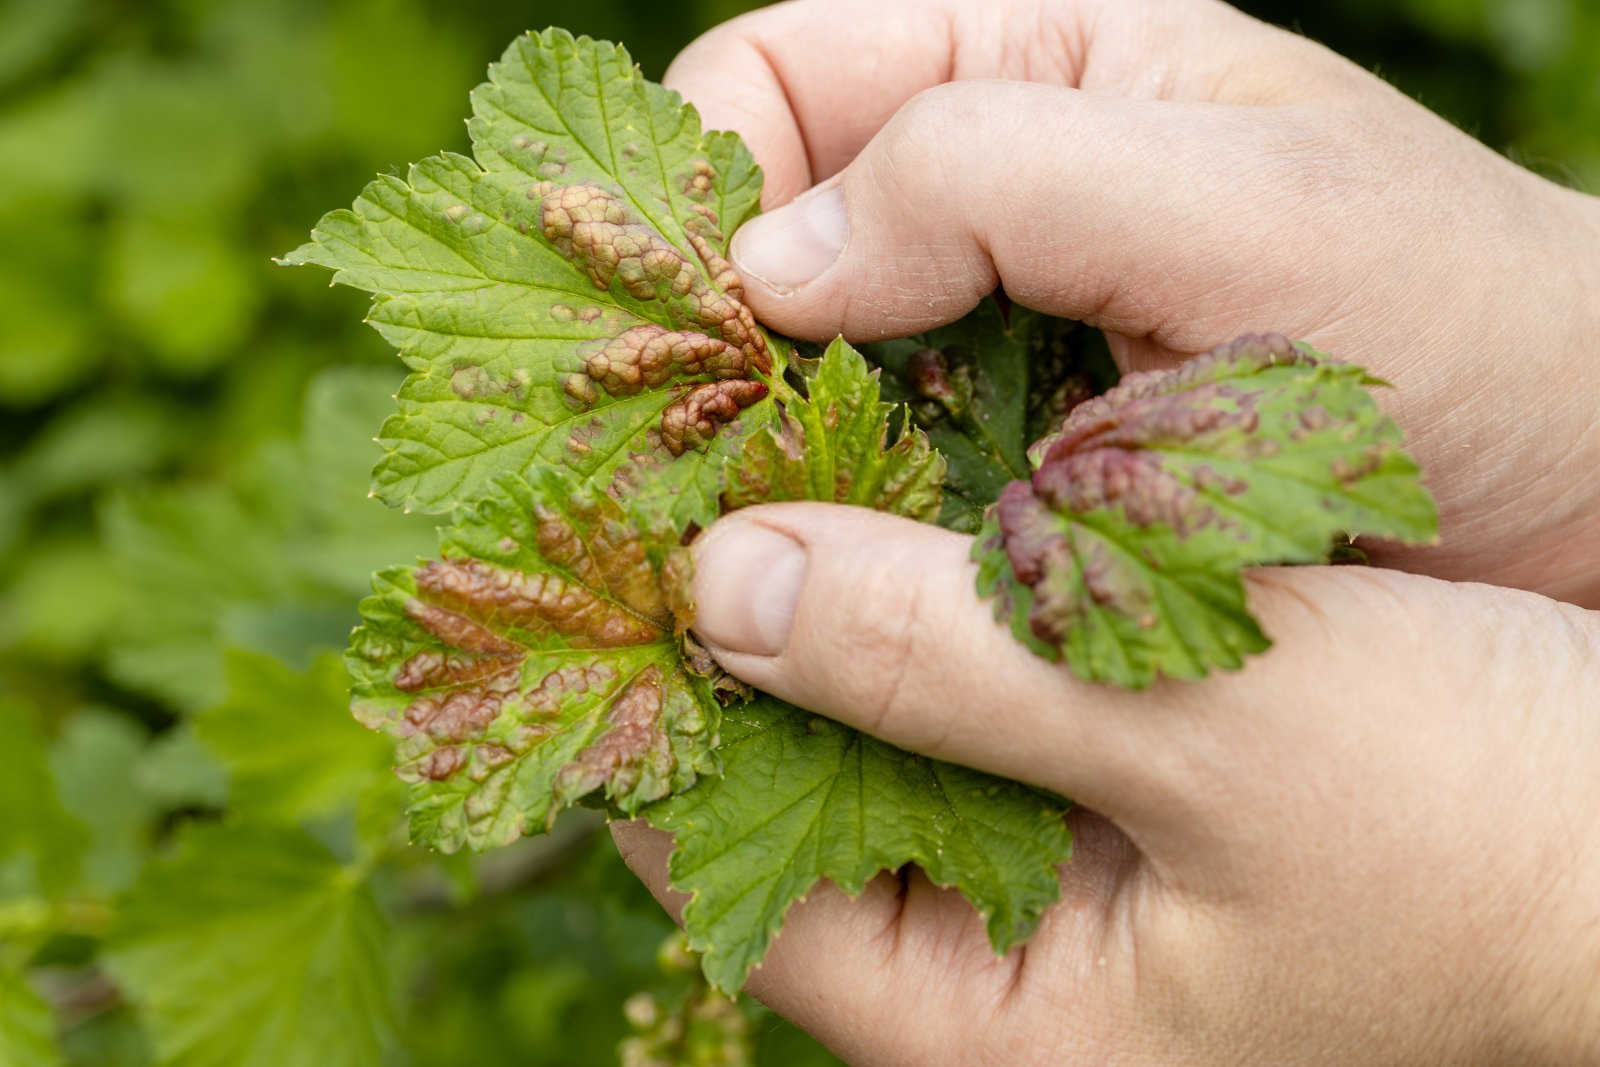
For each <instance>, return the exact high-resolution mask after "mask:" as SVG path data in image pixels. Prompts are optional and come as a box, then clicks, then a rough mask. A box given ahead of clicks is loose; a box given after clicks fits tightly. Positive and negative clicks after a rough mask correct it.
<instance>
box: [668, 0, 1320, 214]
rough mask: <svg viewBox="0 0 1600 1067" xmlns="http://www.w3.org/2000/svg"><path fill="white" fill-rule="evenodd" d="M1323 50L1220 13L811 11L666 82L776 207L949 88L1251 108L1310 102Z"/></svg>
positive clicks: (859, 0) (693, 49) (1211, 7)
mask: <svg viewBox="0 0 1600 1067" xmlns="http://www.w3.org/2000/svg"><path fill="white" fill-rule="evenodd" d="M1316 51H1318V50H1314V49H1313V48H1312V47H1311V46H1309V45H1307V44H1306V43H1305V42H1303V41H1299V39H1297V38H1294V37H1292V36H1290V35H1288V34H1284V33H1281V32H1279V31H1276V30H1273V29H1271V28H1269V27H1267V26H1264V25H1262V24H1261V23H1258V22H1256V21H1255V20H1254V19H1251V18H1249V17H1248V16H1245V15H1243V14H1241V13H1240V12H1238V11H1236V10H1234V9H1233V8H1231V7H1228V6H1227V5H1225V4H1221V3H1216V2H1213V0H1181V2H1176V3H1174V2H1154V3H1123V2H1120V0H1119V2H1113V3H1107V2H1104V0H1068V2H1059V3H1051V2H1044V0H1001V2H998V3H988V4H971V3H964V2H960V0H933V2H928V0H807V2H792V3H785V4H776V5H774V6H772V7H768V8H763V9H761V10H759V11H755V12H752V13H750V14H747V15H744V16H742V17H740V18H736V19H733V20H731V21H729V22H726V23H723V24H722V25H720V26H718V27H716V28H715V29H713V30H711V31H710V32H709V33H707V34H705V35H704V36H702V37H701V38H699V39H698V40H696V41H695V42H694V43H692V44H691V45H690V46H689V47H688V48H686V49H685V50H684V51H683V53H682V54H680V55H679V56H678V58H677V59H675V60H674V61H673V63H672V65H671V66H670V67H669V68H668V70H667V73H666V76H665V78H664V79H663V81H664V82H665V84H666V85H667V86H669V87H670V88H673V89H676V90H677V91H678V92H680V93H682V94H683V95H684V97H685V98H686V99H687V100H689V101H690V102H691V103H693V104H694V105H695V106H696V107H697V108H698V109H699V110H700V113H701V116H702V119H703V120H704V122H705V125H706V126H707V128H710V129H729V130H735V131H737V132H738V133H739V134H740V135H741V136H743V137H744V139H745V141H746V143H748V144H749V146H750V148H751V151H752V152H753V153H754V154H755V157H756V161H757V162H759V163H760V164H761V166H762V168H763V170H764V171H765V172H766V185H765V188H764V190H763V193H762V203H763V205H764V206H766V207H769V208H770V207H774V206H777V205H779V204H784V203H787V202H788V201H789V200H791V199H793V198H794V197H795V196H796V195H797V194H799V193H800V192H802V191H803V190H805V189H806V188H808V187H809V186H810V185H811V184H812V183H813V182H815V181H820V180H821V179H823V178H826V177H828V176H829V175H831V174H834V173H836V172H838V171H839V170H840V169H842V168H843V167H844V166H845V164H846V163H848V162H849V161H850V160H851V159H853V158H854V157H855V155H856V154H857V153H858V152H860V151H861V149H862V147H863V146H865V145H866V143H867V142H868V141H870V140H871V139H872V137H873V135H874V134H875V133H877V131H878V130H879V129H880V128H881V127H882V126H883V125H884V123H886V122H887V121H888V120H889V118H890V117H891V116H892V115H894V113H895V112H896V111H898V110H899V108H900V106H901V105H902V104H904V103H905V102H906V101H907V100H910V99H911V98H912V97H913V96H915V95H917V94H918V93H919V92H922V91H923V90H924V89H930V88H932V87H934V86H936V85H940V84H943V83H944V82H948V81H956V80H964V79H969V78H1005V79H1011V80H1016V81H1031V82H1039V83H1042V84H1047V85H1058V86H1075V87H1085V88H1093V89H1095V90H1097V91H1105V92H1113V93H1119V94H1125V95H1132V96H1162V97H1167V98H1175V99H1226V100H1229V101H1233V102H1244V101H1247V100H1248V101H1255V100H1260V99H1266V98H1271V97H1275V96H1279V95H1282V94H1283V93H1286V92H1292V91H1296V90H1297V89H1298V90H1301V91H1304V90H1305V89H1306V88H1307V87H1308V81H1309V80H1310V79H1308V78H1307V73H1308V65H1318V64H1320V65H1323V66H1330V67H1331V66H1332V63H1331V62H1329V58H1330V57H1328V56H1327V55H1325V54H1323V55H1316ZM1274 54H1276V55H1277V56H1278V57H1279V59H1278V61H1277V62H1275V63H1274V62H1270V60H1271V59H1272V58H1273V56H1274ZM837 57H848V58H847V59H845V60H843V61H840V60H839V59H838V58H837ZM1312 57H1315V60H1316V62H1315V63H1311V64H1308V62H1307V60H1308V59H1311V58H1312ZM1291 66H1293V67H1296V68H1298V71H1297V74H1296V76H1295V77H1286V76H1285V74H1284V71H1286V70H1288V69H1289V68H1290V67H1291Z"/></svg>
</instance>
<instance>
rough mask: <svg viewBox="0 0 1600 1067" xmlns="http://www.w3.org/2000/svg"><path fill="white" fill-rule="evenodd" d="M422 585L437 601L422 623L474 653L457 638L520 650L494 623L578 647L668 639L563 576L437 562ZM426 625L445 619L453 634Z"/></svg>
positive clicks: (472, 562)
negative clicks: (558, 638)
mask: <svg viewBox="0 0 1600 1067" xmlns="http://www.w3.org/2000/svg"><path fill="white" fill-rule="evenodd" d="M416 582H417V589H418V591H419V593H421V594H422V595H423V596H424V597H426V598H427V599H428V601H430V603H427V604H423V605H421V607H422V609H423V612H424V613H425V618H419V621H422V622H423V625H424V626H428V628H429V629H430V630H433V632H434V633H435V634H436V635H438V636H439V637H440V639H441V640H444V641H446V643H448V644H452V645H454V646H455V647H457V648H466V647H467V646H466V645H463V644H461V643H460V642H459V641H458V640H456V639H455V638H457V637H465V638H466V639H467V640H470V641H473V642H477V643H479V644H484V643H486V642H492V643H493V644H492V647H484V648H473V649H471V650H472V651H504V650H513V651H515V650H518V646H517V645H515V644H513V643H512V642H510V641H508V640H506V639H505V638H503V637H500V636H498V635H497V634H495V633H493V632H491V631H490V630H489V629H488V628H487V627H488V625H491V624H492V625H494V626H495V627H497V628H504V627H515V628H517V629H522V630H528V631H531V632H535V633H548V632H554V633H558V634H561V635H562V636H564V637H566V638H568V639H569V640H570V641H571V642H572V644H573V646H574V647H577V648H615V647H618V646H622V645H643V644H650V643H651V642H654V641H659V640H661V639H662V631H663V630H664V629H665V628H666V627H664V626H662V625H661V624H660V623H658V622H656V621H653V620H650V619H647V618H641V617H640V616H638V615H636V614H634V613H633V612H631V611H628V610H626V609H624V608H621V607H619V606H618V605H616V604H613V603H610V602H608V601H605V600H602V599H601V598H600V597H599V596H597V595H596V594H595V593H594V592H593V591H591V590H590V589H587V588H585V587H584V586H582V585H579V584H576V583H573V582H569V581H566V580H564V579H562V578H560V577H558V576H556V575H553V574H528V573H526V572H524V571H517V570H508V569H502V568H500V567H495V566H492V565H490V564H488V563H485V562H483V561H482V560H476V559H464V560H433V561H431V562H429V563H426V564H424V565H423V566H422V567H421V568H419V569H418V570H417V572H416ZM413 617H417V616H413ZM426 619H431V620H434V621H435V622H439V621H441V620H443V625H444V626H445V627H446V628H447V629H448V631H449V633H450V636H448V637H447V636H446V635H445V633H443V632H441V631H440V630H438V629H435V628H434V626H431V625H429V623H428V621H425V620H426ZM668 625H670V622H669V623H668Z"/></svg>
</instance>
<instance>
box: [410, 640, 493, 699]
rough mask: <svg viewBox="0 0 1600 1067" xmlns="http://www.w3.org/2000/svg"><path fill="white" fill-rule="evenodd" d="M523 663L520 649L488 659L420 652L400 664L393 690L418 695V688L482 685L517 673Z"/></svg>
mask: <svg viewBox="0 0 1600 1067" xmlns="http://www.w3.org/2000/svg"><path fill="white" fill-rule="evenodd" d="M521 661H522V655H521V652H520V650H518V651H517V652H515V653H508V654H493V655H487V656H485V655H453V654H451V653H447V652H418V653H417V654H416V655H414V656H412V657H411V658H410V659H408V660H406V661H405V662H404V663H403V664H401V665H400V670H399V671H397V672H396V673H395V676H394V687H395V688H396V689H398V690H400V691H401V692H402V693H415V692H416V691H417V690H419V689H439V688H442V687H444V686H452V685H461V684H463V683H468V682H481V681H484V680H485V679H489V678H495V677H497V676H499V675H502V674H506V673H509V672H515V671H516V669H517V664H519V663H520V662H521Z"/></svg>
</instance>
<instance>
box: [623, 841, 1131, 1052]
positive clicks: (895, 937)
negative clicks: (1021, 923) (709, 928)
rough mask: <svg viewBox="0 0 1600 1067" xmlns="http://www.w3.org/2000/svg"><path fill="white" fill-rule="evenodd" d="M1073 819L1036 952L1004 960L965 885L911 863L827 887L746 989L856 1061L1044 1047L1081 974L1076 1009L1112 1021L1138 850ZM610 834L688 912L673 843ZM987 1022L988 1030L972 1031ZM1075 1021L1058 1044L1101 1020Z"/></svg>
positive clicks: (1123, 968) (663, 895) (643, 876)
mask: <svg viewBox="0 0 1600 1067" xmlns="http://www.w3.org/2000/svg"><path fill="white" fill-rule="evenodd" d="M1070 818H1071V821H1072V824H1073V830H1074V832H1075V834H1076V836H1077V844H1076V846H1075V849H1074V855H1073V860H1072V862H1071V863H1069V864H1068V865H1067V866H1066V867H1065V868H1063V875H1062V897H1061V900H1060V902H1058V903H1057V905H1056V906H1054V907H1053V908H1051V909H1050V911H1048V912H1047V913H1046V914H1045V917H1044V919H1043V920H1042V921H1041V923H1040V925H1039V928H1038V929H1037V930H1036V931H1035V932H1034V935H1033V937H1032V938H1031V939H1030V941H1029V943H1028V949H1027V952H1026V953H1023V952H1021V951H1018V950H1013V951H1012V952H1011V953H1009V954H1008V955H1006V956H1005V957H997V956H996V955H995V953H994V951H993V949H992V948H991V947H990V946H989V942H988V939H987V937H986V935H985V934H984V930H983V923H982V920H981V919H980V918H979V917H978V915H977V913H976V912H974V911H973V909H972V906H971V905H970V904H968V903H967V901H966V900H965V899H964V898H963V897H961V895H960V894H959V893H957V892H955V891H954V890H948V889H941V888H939V887H937V886H935V885H933V884H932V883H931V882H929V881H928V879H927V878H926V876H924V875H923V874H921V873H920V872H918V871H916V870H914V869H908V870H907V871H906V872H905V873H904V874H903V875H896V874H892V873H885V874H882V875H879V876H878V877H877V878H875V879H873V880H872V881H870V882H869V883H868V884H867V886H866V888H865V889H864V890H863V891H862V893H861V895H860V896H858V897H856V898H855V899H851V898H849V897H846V896H845V895H844V894H843V893H841V892H839V891H838V890H836V889H834V888H833V887H831V886H828V885H823V886H821V887H818V889H817V890H815V891H813V892H812V893H811V894H809V895H808V896H807V897H806V898H805V899H804V900H803V901H800V902H798V903H796V904H795V905H793V906H792V907H791V908H790V909H789V911H788V914H787V915H786V916H785V918H784V924H783V928H782V930H781V931H780V932H779V934H778V936H777V938H776V940H775V941H774V942H773V944H772V947H771V948H770V949H769V950H768V952H767V955H766V958H765V959H764V960H763V961H762V963H761V965H760V966H759V967H757V968H756V969H755V970H754V971H752V972H751V974H750V978H749V982H748V984H747V986H746V989H747V991H748V992H750V993H751V994H752V995H753V996H755V997H757V998H758V999H760V1000H761V1001H762V1002H764V1003H766V1004H767V1005H769V1006H770V1007H772V1008H773V1009H774V1010H776V1011H778V1012H779V1013H780V1014H782V1015H783V1016H784V1017H786V1018H788V1019H789V1020H791V1021H792V1022H794V1023H796V1024H798V1025H799V1026H801V1027H803V1028H804V1029H806V1030H807V1031H809V1032H810V1033H811V1034H813V1035H814V1036H816V1037H817V1038H818V1039H819V1040H821V1041H822V1042H823V1043H824V1044H826V1045H828V1047H830V1048H831V1049H833V1050H834V1051H835V1052H836V1053H838V1054H839V1055H841V1056H842V1057H844V1059H845V1060H846V1061H848V1062H852V1063H858V1062H859V1063H879V1062H906V1063H937V1062H943V1061H944V1060H946V1059H948V1056H949V1049H950V1048H952V1047H958V1046H959V1047H963V1048H965V1049H966V1050H967V1051H968V1053H969V1055H970V1056H971V1058H972V1059H973V1060H974V1061H983V1062H991V1060H990V1059H988V1058H986V1057H988V1056H992V1055H995V1054H998V1053H1001V1052H1002V1050H1004V1049H1005V1048H1007V1047H1008V1046H1009V1045H1011V1044H1012V1043H1013V1042H1014V1041H1015V1040H1016V1039H1017V1038H1018V1037H1022V1038H1024V1039H1026V1040H1028V1041H1029V1042H1031V1043H1033V1044H1035V1045H1037V1043H1038V1042H1041V1041H1044V1040H1046V1039H1047V1036H1048V1035H1045V1034H1043V1033H1041V1031H1040V1022H1039V1019H1040V1004H1039V1003H1038V1000H1037V998H1038V996H1040V995H1043V994H1045V993H1048V995H1049V996H1050V997H1051V999H1052V1000H1053V1001H1056V1003H1054V1004H1053V1005H1052V1006H1053V1007H1054V1008H1056V1009H1059V1008H1060V1007H1061V1004H1060V1003H1059V1001H1060V999H1061V998H1062V995H1063V993H1064V992H1071V991H1072V986H1073V983H1072V982H1071V981H1063V980H1062V977H1061V976H1062V974H1063V973H1071V972H1074V971H1075V972H1077V973H1078V975H1079V977H1080V983H1079V984H1080V989H1081V992H1080V993H1079V995H1077V996H1074V997H1072V998H1071V1000H1072V1007H1073V1009H1074V1010H1075V1011H1076V1012H1079V1013H1082V1014H1086V1015H1087V1016H1088V1017H1089V1018H1091V1019H1095V1018H1104V1015H1103V1013H1102V1012H1101V1011H1100V1010H1099V1009H1100V1008H1101V1007H1102V1006H1104V1005H1109V1004H1112V1003H1117V1002H1125V1001H1126V999H1127V998H1126V995H1125V992H1126V987H1127V979H1128V978H1129V977H1130V976H1131V974H1132V973H1133V967H1132V965H1133V960H1132V952H1131V946H1128V945H1126V944H1120V943H1119V940H1118V938H1116V937H1115V936H1108V931H1111V930H1112V929H1114V928H1116V927H1117V926H1119V925H1120V924H1121V923H1122V922H1123V921H1124V919H1123V918H1122V917H1121V915H1120V911H1121V909H1123V908H1125V907H1127V906H1128V899H1129V897H1131V896H1132V895H1133V893H1132V892H1131V891H1130V890H1131V887H1132V885H1133V884H1134V882H1135V881H1136V880H1137V878H1138V877H1139V875H1138V871H1139V864H1138V858H1137V855H1136V854H1135V853H1134V852H1133V851H1132V849H1131V847H1130V846H1129V844H1128V842H1127V839H1126V838H1124V837H1122V836H1121V835H1120V834H1119V833H1118V832H1117V831H1116V830H1115V828H1114V827H1112V826H1111V825H1110V824H1109V823H1107V822H1106V821H1105V820H1103V819H1100V818H1099V817H1097V816H1095V815H1093V814H1091V813H1089V812H1087V811H1084V810H1082V809H1079V810H1077V811H1075V812H1074V813H1073V814H1072V816H1071V817H1070ZM611 832H612V836H613V837H614V839H615V840H616V842H617V847H618V850H619V851H620V852H621V853H622V856H623V859H624V860H625V861H626V862H627V863H628V866H629V867H630V868H631V869H632V870H633V872H634V873H635V874H636V875H638V877H639V878H640V880H641V881H643V882H644V883H645V885H646V886H647V887H648V888H649V889H650V890H651V892H652V893H654V894H655V896H656V897H657V899H659V900H661V901H662V903H663V905H664V906H666V908H667V910H668V912H669V913H670V914H672V915H673V916H674V918H676V917H677V916H678V915H679V914H680V912H681V908H682V904H683V903H684V902H685V901H686V898H685V897H684V896H683V894H681V893H675V892H674V891H672V890H671V889H670V888H668V886H667V877H668V875H667V860H668V856H669V855H670V853H671V849H672V841H671V838H670V837H669V836H668V835H666V834H664V833H662V832H661V831H658V830H654V829H652V828H650V827H648V826H646V825H645V824H644V823H643V822H632V823H613V824H612V830H611ZM1124 950H1128V951H1124ZM1030 959H1031V960H1032V961H1033V964H1032V966H1031V968H1030V964H1029V960H1030ZM1119 991H1121V993H1119ZM975 1018H981V1019H982V1020H984V1026H983V1027H981V1028H979V1029H974V1028H973V1026H972V1020H973V1019H975ZM1072 1029H1075V1030H1078V1031H1079V1035H1075V1036H1076V1040H1075V1041H1073V1042H1071V1043H1068V1042H1063V1043H1061V1044H1060V1045H1059V1046H1058V1047H1060V1048H1062V1049H1068V1048H1071V1047H1073V1045H1074V1044H1076V1045H1078V1046H1079V1047H1082V1046H1083V1045H1085V1044H1086V1043H1087V1042H1086V1040H1085V1038H1086V1037H1087V1032H1088V1031H1090V1030H1091V1029H1093V1028H1091V1027H1087V1026H1081V1025H1080V1026H1075V1027H1073V1028H1072ZM1102 1029H1109V1027H1102ZM1118 1040H1119V1042H1120V1043H1121V1045H1122V1046H1123V1047H1124V1048H1126V1047H1127V1046H1128V1045H1129V1044H1130V1043H1131V1041H1132V1035H1131V1034H1130V1033H1128V1032H1127V1030H1126V1029H1124V1030H1123V1031H1122V1032H1121V1033H1120V1034H1119V1035H1118ZM992 1062H1006V1060H1005V1058H1004V1056H1003V1054H1002V1055H1001V1056H1000V1058H998V1059H994V1060H992Z"/></svg>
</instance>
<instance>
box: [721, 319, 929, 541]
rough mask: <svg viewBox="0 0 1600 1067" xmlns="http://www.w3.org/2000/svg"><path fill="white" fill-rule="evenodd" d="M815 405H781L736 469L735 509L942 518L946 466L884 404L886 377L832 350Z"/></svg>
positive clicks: (847, 352)
mask: <svg viewBox="0 0 1600 1067" xmlns="http://www.w3.org/2000/svg"><path fill="white" fill-rule="evenodd" d="M806 387H807V394H808V395H807V397H806V399H805V400H798V399H797V400H794V401H790V402H788V403H783V404H781V411H780V414H779V416H778V421H777V425H775V426H772V427H769V428H768V429H765V430H761V431H757V432H756V433H754V434H752V435H751V436H750V438H749V439H748V440H747V441H746V442H745V444H744V448H743V449H742V451H741V452H740V455H739V457H738V459H737V460H736V461H735V460H730V461H729V463H728V488H727V489H726V490H725V491H724V493H723V503H724V505H725V506H726V507H727V508H730V509H731V508H741V507H745V506H747V505H750V504H758V503H765V502H768V501H775V500H827V501H833V502H836V503H840V504H857V505H860V506H862V507H872V508H877V509H878V510H880V511H889V512H894V513H895V514H898V515H906V516H909V517H910V518H913V519H918V520H921V521H923V522H932V521H933V520H934V519H935V518H937V516H938V514H939V493H940V486H941V484H942V483H943V481H944V475H945V464H944V460H943V458H942V457H941V456H940V455H939V454H938V453H937V452H935V451H933V450H932V448H930V447H929V445H928V438H927V435H925V434H923V433H922V432H921V431H920V430H916V429H912V428H910V427H908V426H906V425H905V424H904V419H903V416H902V417H901V419H900V422H901V429H900V432H899V433H898V434H896V435H895V437H894V440H893V441H892V442H891V441H890V439H889V420H890V417H891V415H894V414H895V412H896V408H895V405H893V404H884V403H881V402H880V401H879V399H878V397H879V387H878V372H877V371H876V370H870V371H869V370H868V368H867V362H866V360H864V359H862V358H861V355H860V353H858V352H857V351H856V350H855V349H853V348H851V347H850V346H849V345H848V344H847V343H846V342H845V341H844V339H843V338H839V339H838V340H836V341H834V342H833V343H832V344H831V345H829V346H828V349H827V351H826V352H824V353H823V356H822V361H821V363H820V364H819V365H818V367H817V370H816V373H815V374H813V375H812V376H811V377H810V378H808V379H807V380H806Z"/></svg>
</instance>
